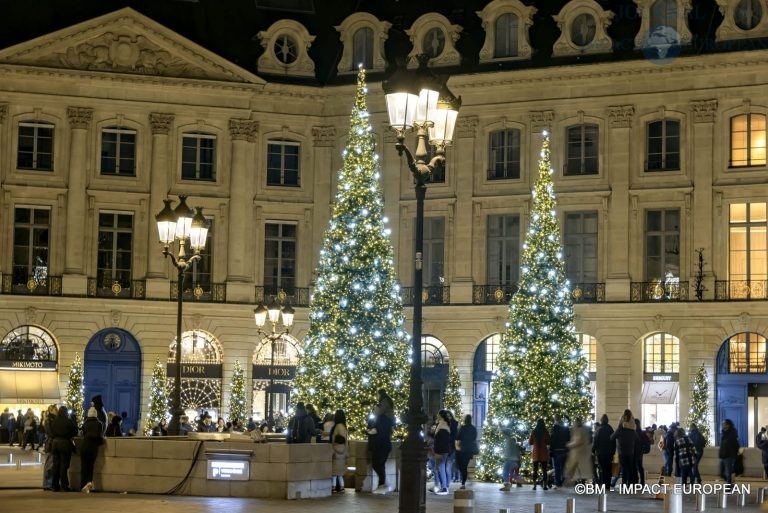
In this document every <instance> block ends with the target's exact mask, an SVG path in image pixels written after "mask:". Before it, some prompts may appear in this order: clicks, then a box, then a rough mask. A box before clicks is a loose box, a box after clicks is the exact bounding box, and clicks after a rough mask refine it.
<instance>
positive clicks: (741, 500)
mask: <svg viewBox="0 0 768 513" xmlns="http://www.w3.org/2000/svg"><path fill="white" fill-rule="evenodd" d="M736 505H737V506H738V507H740V508H743V507H744V506H746V505H747V494H746V493H739V494H736Z"/></svg>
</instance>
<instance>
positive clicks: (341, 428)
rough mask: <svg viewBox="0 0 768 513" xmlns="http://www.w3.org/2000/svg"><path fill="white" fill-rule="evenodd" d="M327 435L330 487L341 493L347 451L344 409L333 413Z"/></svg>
mask: <svg viewBox="0 0 768 513" xmlns="http://www.w3.org/2000/svg"><path fill="white" fill-rule="evenodd" d="M328 435H329V439H330V440H331V447H332V448H333V460H332V462H331V468H332V476H331V488H332V491H334V492H336V493H342V492H344V472H346V471H347V453H348V452H349V434H348V432H347V415H346V413H344V410H336V413H335V414H334V415H333V427H332V428H331V429H330V431H329V434H328Z"/></svg>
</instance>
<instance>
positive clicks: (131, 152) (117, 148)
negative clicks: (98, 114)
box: [101, 126, 136, 176]
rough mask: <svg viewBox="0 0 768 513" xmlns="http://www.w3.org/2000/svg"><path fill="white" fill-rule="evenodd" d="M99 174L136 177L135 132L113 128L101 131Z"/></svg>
mask: <svg viewBox="0 0 768 513" xmlns="http://www.w3.org/2000/svg"><path fill="white" fill-rule="evenodd" d="M101 174H102V175H120V176H136V130H131V129H129V128H122V127H117V126H113V127H107V128H105V129H103V130H102V131H101Z"/></svg>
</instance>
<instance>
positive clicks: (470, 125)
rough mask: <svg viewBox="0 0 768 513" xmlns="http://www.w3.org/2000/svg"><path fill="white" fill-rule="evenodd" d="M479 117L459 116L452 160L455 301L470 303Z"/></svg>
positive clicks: (453, 284) (452, 298)
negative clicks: (453, 170)
mask: <svg viewBox="0 0 768 513" xmlns="http://www.w3.org/2000/svg"><path fill="white" fill-rule="evenodd" d="M477 125H478V117H477V116H463V117H459V119H458V120H457V123H456V136H455V151H454V152H453V155H454V159H455V162H451V163H450V166H451V168H452V169H456V170H459V171H457V173H456V182H455V184H456V185H455V187H456V189H455V190H456V206H455V214H454V218H453V281H452V282H451V302H452V303H459V304H468V303H471V302H472V285H473V281H472V257H473V254H472V251H473V248H474V245H473V244H472V213H473V208H472V196H473V192H474V190H473V183H474V174H473V173H472V172H467V171H468V170H471V169H474V166H473V163H474V160H475V145H476V140H477Z"/></svg>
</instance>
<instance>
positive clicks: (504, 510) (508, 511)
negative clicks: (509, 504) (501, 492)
mask: <svg viewBox="0 0 768 513" xmlns="http://www.w3.org/2000/svg"><path fill="white" fill-rule="evenodd" d="M499 513H512V508H501V509H500V510H499Z"/></svg>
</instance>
